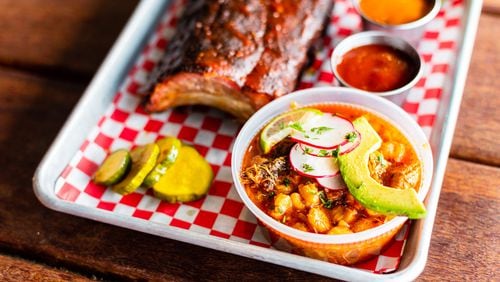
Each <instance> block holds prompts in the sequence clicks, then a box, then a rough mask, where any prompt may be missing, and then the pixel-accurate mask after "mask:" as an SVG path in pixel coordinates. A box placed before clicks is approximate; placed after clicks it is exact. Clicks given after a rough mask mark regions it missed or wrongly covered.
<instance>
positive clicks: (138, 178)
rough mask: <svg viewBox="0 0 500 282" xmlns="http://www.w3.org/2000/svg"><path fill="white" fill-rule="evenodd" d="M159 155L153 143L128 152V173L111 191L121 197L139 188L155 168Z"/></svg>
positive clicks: (157, 148) (158, 150) (156, 146)
mask: <svg viewBox="0 0 500 282" xmlns="http://www.w3.org/2000/svg"><path fill="white" fill-rule="evenodd" d="M159 153H160V149H159V147H158V145H156V144H154V143H152V144H147V145H144V146H141V147H137V148H135V149H134V150H132V152H130V156H131V158H132V167H131V169H130V172H129V173H128V174H127V177H126V178H125V179H123V180H122V181H121V182H120V183H118V184H116V185H113V186H112V188H113V190H114V191H115V192H117V193H120V194H122V195H126V194H129V193H132V192H134V191H135V190H136V189H137V188H139V186H140V185H141V183H142V181H143V180H144V178H145V177H146V175H147V174H148V173H149V172H150V171H151V170H152V169H153V167H154V166H155V164H156V160H157V158H158V154H159Z"/></svg>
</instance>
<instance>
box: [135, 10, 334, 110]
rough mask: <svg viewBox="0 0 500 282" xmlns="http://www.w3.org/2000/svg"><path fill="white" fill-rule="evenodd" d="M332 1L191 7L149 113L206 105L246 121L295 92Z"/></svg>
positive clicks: (150, 88)
mask: <svg viewBox="0 0 500 282" xmlns="http://www.w3.org/2000/svg"><path fill="white" fill-rule="evenodd" d="M330 4H331V0H298V1H279V0H247V1H244V0H191V1H189V3H187V4H186V10H185V11H184V13H183V16H182V17H181V20H180V21H179V23H178V24H177V30H176V34H175V35H174V37H173V38H172V40H171V41H170V43H169V44H168V47H167V50H166V53H165V56H164V57H163V58H162V60H161V62H160V64H159V65H158V66H157V68H156V69H155V71H154V72H153V74H152V75H151V78H150V80H149V83H148V85H147V86H146V88H145V89H146V92H147V93H149V94H150V95H149V100H148V101H147V104H146V109H147V110H148V111H162V110H165V109H167V108H170V107H175V106H179V105H192V104H204V105H209V106H214V107H217V108H220V109H222V110H224V111H227V112H230V113H232V114H233V115H235V116H237V117H239V118H240V119H246V118H248V117H249V116H250V115H251V114H252V113H253V112H254V111H255V110H257V109H258V108H260V107H261V106H263V105H264V104H266V103H268V102H269V101H271V100H272V99H273V98H275V97H277V96H281V95H283V94H285V93H288V92H290V91H292V90H293V89H294V87H295V84H296V82H297V79H298V76H299V74H300V70H301V68H302V66H303V65H304V62H305V61H306V59H307V50H308V49H309V47H311V45H312V43H313V41H314V39H315V38H316V37H317V36H318V35H319V34H320V32H321V30H322V24H323V22H324V19H325V17H326V16H327V15H328V13H329V9H330Z"/></svg>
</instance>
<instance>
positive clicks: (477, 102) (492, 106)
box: [451, 14, 500, 166]
mask: <svg viewBox="0 0 500 282" xmlns="http://www.w3.org/2000/svg"><path fill="white" fill-rule="evenodd" d="M499 34H500V16H492V15H489V14H483V15H482V16H481V19H480V24H479V30H478V34H477V39H476V43H475V48H474V53H473V56H472V62H471V65H470V69H469V76H468V78H467V84H466V87H465V92H464V97H463V101H462V105H461V107H460V114H459V118H458V121H457V127H456V130H455V136H454V140H453V146H452V149H451V156H452V157H457V158H460V159H465V160H470V161H474V162H480V163H485V164H490V165H495V166H500V95H499V90H500V80H499V79H498V73H500V56H499V55H498V54H500V44H499V43H498V35H499Z"/></svg>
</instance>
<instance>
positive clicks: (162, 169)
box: [142, 137, 182, 187]
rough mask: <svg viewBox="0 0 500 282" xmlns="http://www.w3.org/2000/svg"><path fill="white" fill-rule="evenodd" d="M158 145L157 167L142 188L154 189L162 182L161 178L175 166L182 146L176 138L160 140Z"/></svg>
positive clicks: (150, 173)
mask: <svg viewBox="0 0 500 282" xmlns="http://www.w3.org/2000/svg"><path fill="white" fill-rule="evenodd" d="M156 144H157V145H158V147H159V148H160V154H159V156H158V160H157V161H156V165H155V166H154V168H153V169H152V170H151V172H149V173H148V175H147V176H146V178H145V179H144V181H143V182H142V186H144V187H153V185H155V184H156V183H157V182H158V181H159V180H160V178H161V177H162V176H163V175H164V174H165V173H166V172H167V169H169V168H170V167H171V166H172V165H173V164H174V162H175V160H176V159H177V156H178V155H179V149H180V148H181V145H182V143H181V140H179V139H177V138H175V137H167V138H163V139H160V140H158V141H157V142H156Z"/></svg>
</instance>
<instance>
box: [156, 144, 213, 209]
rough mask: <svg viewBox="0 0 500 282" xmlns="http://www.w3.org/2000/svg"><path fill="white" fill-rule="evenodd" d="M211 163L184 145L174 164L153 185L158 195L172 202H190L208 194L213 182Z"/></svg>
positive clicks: (193, 149)
mask: <svg viewBox="0 0 500 282" xmlns="http://www.w3.org/2000/svg"><path fill="white" fill-rule="evenodd" d="M212 179H213V172H212V168H211V167H210V164H209V163H208V162H207V161H206V160H205V159H204V158H203V157H202V156H201V155H200V154H199V153H198V151H196V149H195V148H193V147H190V146H182V147H181V149H180V151H179V155H178V156H177V159H176V161H175V162H174V164H173V165H172V166H171V167H170V168H169V169H168V170H167V172H166V173H165V175H163V176H162V177H161V178H160V180H159V181H158V182H157V183H156V184H155V185H154V186H153V191H154V194H155V196H156V197H158V198H160V199H162V200H165V201H167V202H170V203H176V202H190V201H194V200H197V199H200V198H201V197H203V196H204V195H205V194H207V192H208V190H209V188H210V185H211V184H212Z"/></svg>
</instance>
